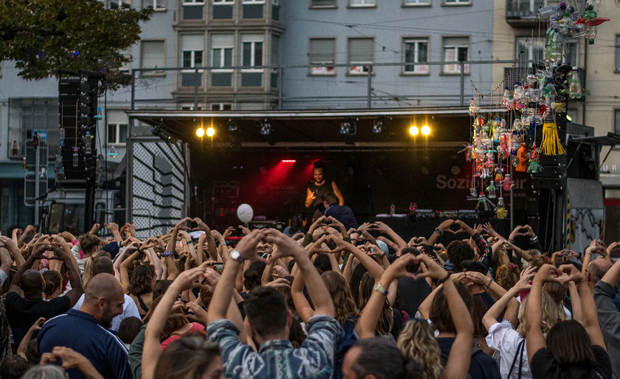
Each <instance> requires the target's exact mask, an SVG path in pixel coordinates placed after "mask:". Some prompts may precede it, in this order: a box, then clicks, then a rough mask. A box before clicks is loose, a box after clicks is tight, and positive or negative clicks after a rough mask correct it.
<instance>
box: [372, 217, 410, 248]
mask: <svg viewBox="0 0 620 379" xmlns="http://www.w3.org/2000/svg"><path fill="white" fill-rule="evenodd" d="M374 229H375V230H378V231H380V232H381V233H384V234H387V235H388V236H389V237H390V238H391V239H392V241H394V243H395V244H397V245H398V247H400V248H401V249H403V248H405V247H407V242H405V240H404V239H402V238H401V237H400V236H399V235H398V233H396V232H395V231H394V230H392V228H390V227H389V226H387V225H386V224H385V223H383V222H381V221H378V222H375V228H374ZM375 244H376V243H375Z"/></svg>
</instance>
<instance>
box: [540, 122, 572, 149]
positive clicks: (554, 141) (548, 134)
mask: <svg viewBox="0 0 620 379" xmlns="http://www.w3.org/2000/svg"><path fill="white" fill-rule="evenodd" d="M534 146H536V145H534ZM564 152H565V151H564V147H563V146H562V143H560V137H559V136H558V125H557V124H556V123H555V122H554V121H545V123H544V125H543V136H542V143H541V144H540V153H541V154H543V155H561V154H564Z"/></svg>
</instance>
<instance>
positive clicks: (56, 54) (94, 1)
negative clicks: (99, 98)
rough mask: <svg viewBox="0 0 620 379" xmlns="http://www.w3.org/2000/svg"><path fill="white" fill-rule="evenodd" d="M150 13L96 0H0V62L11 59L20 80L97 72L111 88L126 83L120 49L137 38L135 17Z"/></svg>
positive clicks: (125, 59) (139, 18)
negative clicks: (114, 6) (63, 73)
mask: <svg viewBox="0 0 620 379" xmlns="http://www.w3.org/2000/svg"><path fill="white" fill-rule="evenodd" d="M150 15H151V11H150V10H143V11H136V10H134V9H123V8H119V9H114V10H111V9H106V8H105V7H104V4H103V3H102V2H101V1H98V0H4V1H0V61H1V60H12V61H15V62H16V66H17V68H18V69H19V75H20V76H21V77H22V78H24V79H43V78H47V77H50V76H58V75H59V72H60V71H70V72H78V71H80V70H85V71H95V72H99V71H102V72H103V73H105V74H106V77H107V87H108V88H109V89H115V88H118V86H120V85H126V84H128V83H129V80H128V79H129V78H128V76H129V75H127V74H123V73H121V72H120V71H119V70H120V68H122V66H123V64H125V63H128V62H130V61H131V58H129V57H126V56H124V55H123V54H122V53H121V51H122V50H123V49H126V48H128V47H129V46H131V45H133V44H134V43H136V42H137V41H138V40H139V39H140V21H147V20H149V18H150ZM76 52H77V53H76Z"/></svg>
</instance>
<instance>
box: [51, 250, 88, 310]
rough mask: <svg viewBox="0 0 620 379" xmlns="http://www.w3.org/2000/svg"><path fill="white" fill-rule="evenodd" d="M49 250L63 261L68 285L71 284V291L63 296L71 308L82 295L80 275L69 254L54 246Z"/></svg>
mask: <svg viewBox="0 0 620 379" xmlns="http://www.w3.org/2000/svg"><path fill="white" fill-rule="evenodd" d="M51 248H52V250H53V251H54V254H56V256H57V257H58V258H60V259H61V260H62V261H63V263H64V264H65V267H66V268H67V273H68V274H69V283H71V290H70V291H69V292H67V294H66V295H65V296H67V297H68V298H69V301H70V304H71V307H73V306H74V305H75V304H76V303H77V301H78V300H79V299H80V296H82V294H83V293H84V289H83V288H82V281H81V278H80V273H79V272H78V271H77V270H76V269H75V267H74V266H73V262H72V261H71V254H70V253H67V252H66V251H65V250H64V249H63V248H62V247H60V246H59V245H56V244H53V245H51Z"/></svg>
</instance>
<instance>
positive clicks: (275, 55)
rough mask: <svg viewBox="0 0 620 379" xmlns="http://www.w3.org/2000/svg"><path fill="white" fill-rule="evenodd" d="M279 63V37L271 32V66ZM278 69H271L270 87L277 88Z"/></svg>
mask: <svg viewBox="0 0 620 379" xmlns="http://www.w3.org/2000/svg"><path fill="white" fill-rule="evenodd" d="M279 65H280V37H279V36H277V35H275V34H273V35H272V36H271V66H279ZM278 74H279V72H278V69H277V68H272V69H271V88H278Z"/></svg>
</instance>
